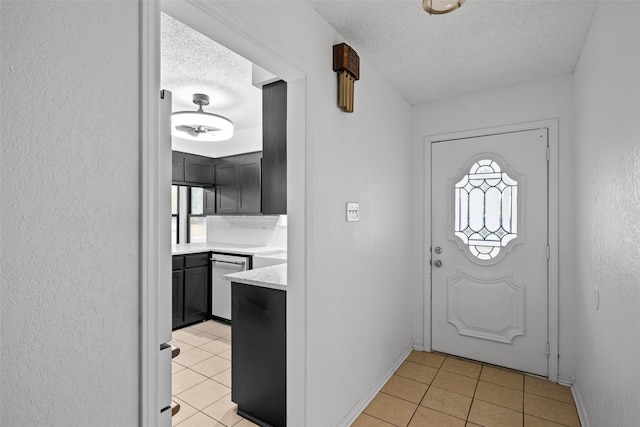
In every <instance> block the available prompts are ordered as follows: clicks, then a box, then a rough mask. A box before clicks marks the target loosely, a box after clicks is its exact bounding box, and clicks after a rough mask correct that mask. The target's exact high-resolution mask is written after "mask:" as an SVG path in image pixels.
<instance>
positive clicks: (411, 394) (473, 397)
mask: <svg viewBox="0 0 640 427" xmlns="http://www.w3.org/2000/svg"><path fill="white" fill-rule="evenodd" d="M172 343H173V344H174V345H176V346H178V347H180V350H181V352H180V355H179V356H178V357H176V358H175V359H173V362H172V366H173V367H172V381H173V383H172V387H173V390H172V391H173V399H174V401H176V402H178V403H180V412H178V413H177V414H176V415H175V416H174V417H173V425H174V426H180V427H229V426H237V427H246V426H255V424H253V423H251V422H249V421H248V420H246V419H244V418H242V417H240V416H239V415H238V414H237V413H236V410H237V406H236V405H235V404H234V403H233V402H231V328H230V327H229V326H228V325H225V324H222V323H218V322H214V321H207V322H203V323H199V324H197V325H194V326H190V327H187V328H184V329H180V330H178V331H175V332H174V333H173V341H172ZM353 426H354V427H390V426H398V427H407V426H409V427H422V426H424V427H431V426H433V427H449V426H460V427H476V426H482V427H503V426H505V427H517V426H523V427H557V426H569V427H574V426H577V427H579V426H580V421H579V419H578V413H577V410H576V407H575V403H574V401H573V396H572V394H571V390H570V389H569V388H568V387H564V386H561V385H558V384H554V383H551V382H549V381H546V380H543V379H540V378H538V377H534V376H530V375H525V374H522V373H520V372H515V371H510V370H506V369H500V368H496V367H494V366H490V365H484V364H481V363H476V362H472V361H468V360H463V359H459V358H455V357H452V356H447V355H444V354H438V353H425V352H420V351H413V352H412V353H411V354H410V355H409V357H407V360H405V362H404V363H403V364H402V365H401V366H400V367H399V368H398V370H397V371H396V372H395V373H394V375H393V376H392V377H391V378H390V379H389V381H387V383H386V384H385V386H384V387H383V388H382V390H381V391H380V393H378V395H377V396H376V397H375V398H374V399H373V401H372V402H371V403H370V404H369V405H368V406H367V407H366V408H365V410H364V411H363V413H362V414H361V415H360V416H359V417H358V419H357V420H356V421H355V422H354V423H353Z"/></svg>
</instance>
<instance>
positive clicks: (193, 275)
mask: <svg viewBox="0 0 640 427" xmlns="http://www.w3.org/2000/svg"><path fill="white" fill-rule="evenodd" d="M209 258H210V255H209V252H203V253H199V254H189V255H175V256H173V272H172V296H173V303H172V316H173V317H172V327H173V329H174V330H175V329H178V328H181V327H182V326H186V325H189V324H192V323H196V322H200V321H203V320H206V319H208V318H209V313H210V309H209V304H210V300H211V297H210V295H211V272H210V266H209Z"/></svg>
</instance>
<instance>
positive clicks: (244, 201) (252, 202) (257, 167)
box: [216, 152, 262, 215]
mask: <svg viewBox="0 0 640 427" xmlns="http://www.w3.org/2000/svg"><path fill="white" fill-rule="evenodd" d="M261 155H262V153H260V152H257V153H249V154H240V155H237V156H229V157H225V158H222V159H219V161H218V164H217V167H216V213H217V214H218V215H233V214H238V213H240V214H259V213H261V210H260V206H261V203H260V198H261V193H260V188H261Z"/></svg>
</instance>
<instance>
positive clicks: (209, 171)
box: [171, 151, 216, 187]
mask: <svg viewBox="0 0 640 427" xmlns="http://www.w3.org/2000/svg"><path fill="white" fill-rule="evenodd" d="M215 164H216V161H215V159H212V158H210V157H204V156H198V155H195V154H189V153H182V152H180V151H173V152H172V170H171V180H172V182H173V183H174V184H183V185H198V186H204V187H211V186H213V185H214V184H215V179H216V175H215Z"/></svg>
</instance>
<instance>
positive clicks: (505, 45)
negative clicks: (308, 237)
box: [161, 0, 597, 157]
mask: <svg viewBox="0 0 640 427" xmlns="http://www.w3.org/2000/svg"><path fill="white" fill-rule="evenodd" d="M293 1H300V0H293ZM308 1H309V3H310V4H311V5H312V6H313V7H314V8H315V9H316V10H317V11H318V13H319V14H320V15H321V16H322V17H323V18H324V19H325V20H327V21H328V22H329V24H331V25H332V26H333V27H335V28H336V30H337V31H338V32H339V33H340V34H341V35H342V37H344V39H345V41H346V42H347V43H348V44H350V45H351V46H352V47H353V48H354V49H355V50H356V51H357V52H358V54H359V55H360V57H362V58H363V59H365V60H366V61H367V62H368V63H369V64H371V65H372V66H373V67H374V68H376V69H377V70H378V71H379V72H380V73H382V75H383V76H385V78H386V79H387V81H389V83H390V84H391V85H392V86H394V87H395V88H396V90H398V92H399V93H401V94H402V95H403V96H404V98H405V99H406V100H407V101H408V102H410V103H411V104H420V103H423V102H427V101H430V100H435V99H442V98H447V97H453V96H458V95H464V94H468V93H473V92H479V91H483V90H489V89H494V88H498V87H502V86H509V85H514V84H521V83H525V82H529V81H534V80H538V79H542V78H546V77H551V76H556V75H561V74H568V73H571V72H572V71H573V69H574V67H575V65H576V62H577V60H578V57H579V55H580V50H581V48H582V45H583V42H584V39H585V37H586V34H587V31H588V28H589V25H590V23H591V18H592V16H593V13H594V11H595V7H596V5H597V2H596V1H592V0H466V3H465V4H464V5H463V7H462V8H460V9H459V10H456V11H454V12H453V13H450V14H448V15H438V16H436V15H434V16H430V15H428V14H427V13H425V12H424V11H423V10H422V2H421V0H386V1H374V0H328V1H326V0H325V1H318V0H308ZM161 24H162V26H161V29H162V32H161V80H162V88H163V89H168V90H171V92H172V93H173V111H182V110H194V109H195V108H196V107H195V105H193V103H192V102H191V98H192V94H193V93H206V94H208V95H209V96H210V97H211V104H210V105H209V106H208V107H206V108H205V111H208V112H212V113H216V114H221V115H223V116H226V117H228V118H229V119H230V120H231V121H233V122H234V125H235V128H236V130H242V129H256V128H257V127H258V126H260V125H261V122H262V113H261V109H262V94H261V91H260V90H259V89H257V88H255V87H254V86H252V84H251V63H250V62H249V61H247V60H246V59H244V58H242V57H241V56H239V55H237V54H235V53H233V52H232V51H230V50H228V49H226V48H225V47H223V46H221V45H219V44H217V43H215V42H214V41H212V40H211V39H209V38H208V37H206V36H204V35H202V34H200V33H199V32H197V31H195V30H193V29H192V28H190V27H188V26H186V25H184V24H182V23H181V22H180V21H177V20H175V19H173V18H172V17H170V16H169V15H167V14H165V13H163V14H162V21H161ZM361 78H363V79H364V78H366V74H363V75H361ZM252 135H253V134H252ZM252 138H253V137H252ZM176 140H177V141H178V143H179V144H180V146H179V149H181V150H183V151H190V152H195V153H199V154H204V155H211V156H214V157H215V156H217V155H223V154H221V153H224V155H228V154H230V152H229V150H232V148H230V144H229V143H228V142H226V141H223V142H217V143H209V144H207V146H206V147H205V146H203V145H202V144H201V143H194V142H191V141H186V140H180V139H179V138H174V146H175V144H176ZM232 141H233V140H232ZM258 143H259V141H258ZM258 145H259V144H258ZM233 149H235V148H233ZM238 149H240V148H238ZM258 149H259V148H258ZM240 150H241V149H240ZM252 150H253V149H249V151H252ZM244 151H247V149H244Z"/></svg>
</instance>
